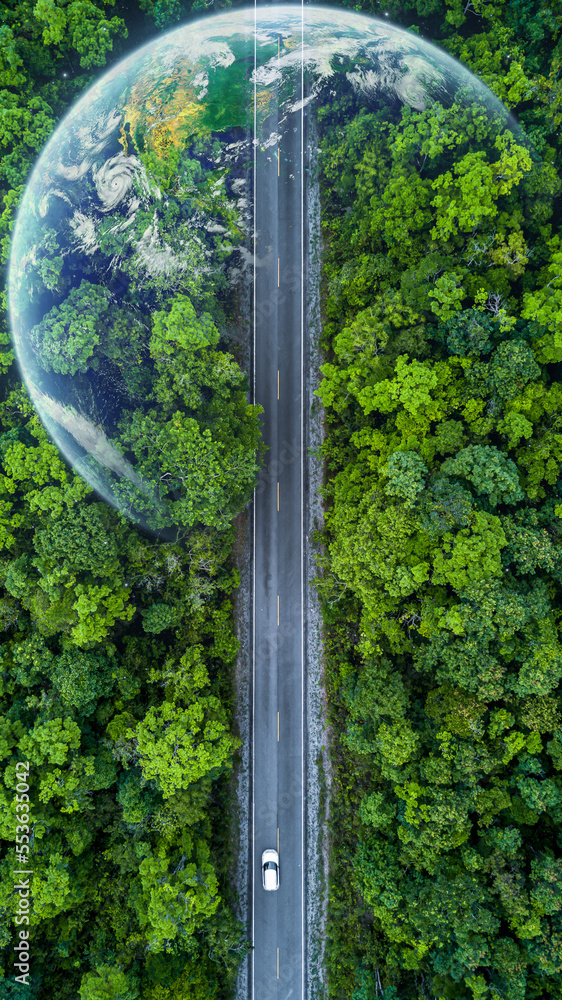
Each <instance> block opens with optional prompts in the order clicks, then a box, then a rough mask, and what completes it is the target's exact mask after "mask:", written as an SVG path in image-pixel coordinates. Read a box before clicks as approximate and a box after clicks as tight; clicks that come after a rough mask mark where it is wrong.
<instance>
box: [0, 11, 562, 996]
mask: <svg viewBox="0 0 562 1000" xmlns="http://www.w3.org/2000/svg"><path fill="white" fill-rule="evenodd" d="M237 5H238V4H237ZM227 6H230V4H229V3H228V2H225V3H222V2H219V3H216V4H213V3H210V4H207V3H206V2H205V0H196V2H195V3H193V4H190V3H185V2H182V0H128V2H121V3H120V2H119V0H0V122H1V127H0V199H1V201H0V243H1V253H2V261H3V265H4V266H5V265H6V262H7V260H8V255H9V249H10V239H11V233H12V229H13V225H14V220H15V214H16V210H17V206H18V202H19V200H20V198H21V195H22V192H23V190H24V187H25V185H26V182H27V180H28V178H29V175H30V171H31V169H32V166H33V163H34V161H35V159H36V157H37V155H38V153H39V152H40V150H41V149H42V148H43V146H44V144H45V142H46V141H47V139H48V137H49V136H50V134H51V133H52V131H53V129H54V128H55V127H56V126H57V124H58V123H59V121H60V120H61V119H62V118H63V116H64V115H65V113H66V112H67V110H68V109H69V107H70V106H71V105H72V103H73V101H74V100H75V99H76V98H77V96H79V95H80V94H81V93H82V92H83V91H84V90H85V89H86V88H87V87H88V86H89V85H90V83H91V82H92V81H93V80H94V79H95V78H96V77H97V76H98V75H99V74H100V73H101V72H102V70H103V68H104V67H105V66H106V65H110V64H112V63H113V62H115V61H117V60H118V59H119V58H121V57H122V56H123V55H124V54H125V53H127V52H128V51H130V50H131V49H132V48H134V47H135V46H136V45H138V44H140V43H141V42H143V41H147V40H148V39H150V38H151V37H153V35H154V34H155V33H157V32H158V31H160V30H165V29H166V28H168V27H170V26H173V25H174V24H175V23H177V22H179V21H181V20H182V19H184V18H185V17H188V16H190V14H192V13H197V12H199V13H204V12H205V11H212V10H218V9H220V8H221V7H227ZM342 6H344V7H345V4H342ZM348 6H349V7H350V8H352V9H355V10H364V11H365V12H366V13H372V14H374V15H380V16H385V15H387V16H388V17H389V18H390V19H391V20H392V21H394V22H395V23H397V24H399V25H401V26H403V27H405V28H408V29H409V30H411V31H413V32H416V33H421V34H422V35H423V36H424V37H425V38H428V39H432V40H434V41H436V42H437V43H438V44H439V45H440V46H441V47H442V48H444V49H445V50H447V51H448V52H449V53H451V54H452V55H454V56H456V57H457V58H459V59H461V60H462V61H463V62H464V63H465V64H466V65H468V66H469V67H470V68H471V69H472V70H473V71H474V72H475V73H476V74H478V76H479V77H480V78H481V79H482V80H484V82H485V83H486V84H487V85H488V86H489V87H490V89H491V90H492V91H493V92H494V93H495V94H496V95H497V97H499V98H500V99H501V100H502V101H503V102H504V104H505V105H506V106H507V107H508V108H511V109H513V112H514V114H515V115H516V117H517V119H518V120H519V122H520V123H521V125H522V126H523V128H524V130H525V133H526V135H527V136H528V137H529V143H528V144H524V143H522V144H515V145H513V144H511V145H510V144H509V143H504V144H503V145H502V141H501V136H500V135H495V134H492V133H490V131H489V130H488V131H486V130H485V129H484V127H483V126H482V124H481V123H479V121H478V118H477V116H473V117H472V118H471V115H470V113H469V112H466V111H464V110H463V109H460V108H458V107H453V108H450V109H446V112H445V110H443V109H441V111H440V110H439V109H438V108H435V107H433V108H431V109H429V110H427V111H425V112H414V111H412V110H411V109H404V111H403V113H402V114H401V115H399V116H397V117H396V119H395V120H394V121H388V120H381V118H380V117H377V115H376V114H374V113H372V114H370V113H367V112H365V110H361V109H358V110H357V112H356V113H355V111H354V109H353V108H351V109H350V108H349V107H348V108H346V114H350V113H351V120H350V122H349V126H348V128H347V129H346V132H345V135H344V136H342V135H341V134H340V132H339V130H338V113H339V109H338V106H337V105H335V106H334V107H333V109H332V110H331V112H330V111H328V112H326V114H324V116H323V117H322V119H321V121H320V123H319V127H320V136H321V154H320V183H321V191H322V211H323V225H324V230H323V232H324V250H325V253H324V278H323V312H324V348H325V355H326V364H325V366H324V370H323V375H324V378H323V383H322V388H321V399H322V403H323V405H324V407H325V412H326V423H327V437H326V443H325V458H326V474H327V485H326V490H325V502H326V531H325V533H324V535H323V538H322V546H323V558H322V561H321V572H322V576H321V580H320V584H319V586H320V591H321V597H322V602H323V608H324V618H325V632H326V653H327V655H326V662H327V684H328V702H329V714H330V724H331V755H332V768H333V776H332V798H333V801H332V807H331V826H330V841H331V876H330V891H329V926H328V953H327V960H328V993H329V996H330V998H331V1000H375V998H377V997H379V998H381V1000H422V998H423V1000H435V998H436V1000H445V998H447V1000H449V998H451V1000H453V998H454V1000H457V998H458V1000H470V998H475V1000H480V998H485V997H490V998H493V997H504V998H507V1000H547V998H550V997H556V996H560V995H562V957H561V956H562V917H561V913H562V857H561V855H562V840H561V836H560V833H559V827H560V821H561V819H562V777H561V774H560V772H561V771H562V706H561V704H560V695H559V690H560V684H559V682H560V679H561V678H562V643H561V642H560V636H559V623H560V617H561V616H560V611H559V601H560V588H561V587H562V557H561V554H560V551H561V550H560V535H561V533H562V488H561V483H562V481H561V480H560V476H559V468H560V461H561V457H562V431H561V427H560V425H561V404H562V388H561V385H560V370H561V369H560V363H561V362H562V341H561V340H560V336H561V333H560V331H561V330H562V242H561V237H562V228H561V217H560V197H559V195H560V191H561V183H560V179H559V178H560V175H561V173H562V140H561V138H560V125H561V123H562V75H561V73H562V47H561V46H562V36H561V32H560V29H561V28H562V10H561V9H560V4H559V2H558V0H552V2H551V3H546V2H542V0H503V2H502V0H492V2H489V3H485V2H484V0H469V2H468V3H467V2H466V0H449V2H442V0H397V2H395V0H389V2H388V3H385V4H382V5H381V4H378V3H369V2H366V3H360V2H357V3H353V4H349V5H348ZM496 140H498V142H497V143H496ZM460 163H462V165H463V169H462V170H459V169H458V166H459V164H460ZM172 166H173V168H174V169H177V168H178V164H177V163H176V164H175V165H172ZM168 179H169V178H168ZM163 183H166V177H163ZM171 226H173V220H172V223H171ZM43 277H44V279H45V278H46V280H47V281H50V282H51V283H53V282H54V283H56V273H54V274H49V273H47V274H46V275H44V276H43ZM83 291H85V290H84V289H83ZM182 294H183V292H182V290H181V289H180V290H179V292H178V297H177V298H176V299H175V300H174V302H172V301H170V300H168V301H167V302H166V303H161V304H160V305H161V311H160V316H159V318H158V319H157V320H156V321H155V323H154V325H153V326H152V327H151V329H150V331H147V332H146V335H145V332H143V337H145V341H146V350H147V351H148V355H150V361H151V364H153V365H154V366H155V368H156V369H158V367H159V366H160V370H159V371H158V375H159V376H160V375H161V376H162V378H161V384H160V386H159V387H156V388H154V390H152V389H151V391H154V393H155V396H154V400H153V402H154V401H155V400H156V401H157V402H158V403H163V405H164V408H166V407H167V408H168V409H167V410H166V416H167V417H168V418H169V417H170V416H171V415H173V414H174V413H175V412H177V411H178V410H179V408H181V407H183V406H184V405H186V404H185V400H180V401H179V402H178V399H177V396H176V395H174V393H176V390H177V387H175V386H174V385H173V384H172V383H171V382H170V379H169V377H168V375H167V368H166V365H165V360H166V354H167V352H168V351H170V350H171V349H172V348H171V347H170V345H174V347H173V349H174V350H175V349H176V346H177V345H178V344H179V347H180V348H182V349H184V350H185V351H186V352H187V353H188V354H189V358H187V357H186V359H185V364H186V365H191V366H192V370H193V371H194V373H195V374H196V376H197V377H198V378H199V379H200V385H209V384H213V383H212V379H213V377H215V368H214V367H213V366H214V365H215V366H216V362H217V355H219V354H220V355H221V356H222V358H224V357H226V356H227V350H226V345H225V343H224V342H222V341H221V340H220V330H221V323H222V319H223V317H222V314H217V315H214V316H210V317H209V319H208V320H204V322H203V326H204V330H205V337H203V338H201V325H200V324H199V325H198V326H197V329H196V330H195V332H194V333H193V335H190V337H188V338H187V341H186V342H185V343H184V344H183V345H182V344H181V339H182V336H183V331H184V330H185V329H186V327H187V328H188V329H189V328H190V327H193V316H192V314H191V312H190V307H189V306H188V305H187V302H186V300H185V298H182ZM2 305H3V311H2V318H1V322H2V326H1V328H0V336H1V344H2V346H1V350H2V355H1V362H2V378H1V384H0V431H1V433H0V453H1V480H0V481H1V484H2V496H1V498H0V540H1V552H0V585H1V589H0V628H1V629H2V642H1V648H0V653H1V656H2V661H3V666H2V672H1V675H0V731H1V739H0V747H1V751H2V762H3V763H2V772H3V782H2V783H1V784H0V795H1V796H2V799H3V801H2V816H1V820H0V823H1V836H2V853H1V860H0V867H1V878H0V885H1V888H0V893H1V902H0V908H1V921H0V935H1V940H0V947H1V949H2V951H1V962H2V964H1V967H0V977H1V976H3V977H4V978H3V979H2V978H0V994H1V996H2V998H3V1000H4V998H5V1000H24V998H25V1000H27V998H29V997H49V998H51V997H52V998H53V1000H65V998H68V1000H74V998H75V997H76V996H79V997H80V998H81V1000H112V998H113V1000H117V998H119V1000H181V998H185V1000H187V998H189V1000H206V998H211V997H216V998H227V997H229V996H230V995H231V992H232V983H233V980H234V976H235V974H236V969H237V967H238V963H239V961H240V958H241V957H242V956H243V955H244V954H245V951H246V948H247V944H246V933H245V929H244V928H243V927H241V926H240V925H239V924H238V922H237V921H236V920H235V918H234V916H233V912H234V909H233V899H232V890H231V889H230V887H229V864H230V858H231V842H232V827H231V825H230V824H229V822H227V821H225V816H226V815H228V813H229V812H230V813H232V803H231V801H230V797H229V796H230V792H229V774H230V772H231V768H232V761H233V757H234V755H235V752H236V746H237V740H236V737H235V735H233V733H232V722H231V709H232V697H233V695H232V690H231V670H232V664H233V660H234V657H235V655H236V649H237V643H236V639H235V637H234V632H233V626H232V607H231V597H232V591H233V589H234V588H235V587H236V585H237V582H238V580H237V574H236V572H235V571H234V569H233V564H232V545H233V529H232V527H230V525H229V524H228V521H229V518H230V516H231V514H232V513H233V509H234V508H233V507H230V508H228V509H226V510H225V512H224V516H223V507H224V505H223V504H222V502H221V500H220V498H219V502H216V500H217V498H216V497H211V498H210V507H208V508H207V513H206V514H205V516H204V517H201V516H200V512H194V511H193V510H191V509H190V508H188V507H185V506H182V503H183V500H182V496H181V494H177V493H176V494H175V495H174V497H173V502H174V503H176V504H178V505H179V506H178V507H177V508H176V512H175V513H176V515H177V516H178V519H179V520H180V521H182V523H183V525H184V532H183V536H182V538H181V539H179V540H178V541H173V542H171V541H159V540H157V539H156V538H155V537H152V536H150V535H146V534H144V533H142V532H141V531H139V530H138V529H137V528H135V527H133V526H132V525H131V524H130V523H129V522H128V521H127V520H126V519H125V518H124V517H123V516H122V515H120V514H118V513H117V511H116V510H114V509H112V508H111V507H109V506H107V505H106V504H104V503H102V502H101V501H100V500H99V498H98V497H97V496H96V494H95V493H94V492H93V491H92V490H91V489H90V488H89V487H88V486H87V485H86V484H85V483H84V482H83V480H82V479H80V478H79V477H78V476H76V475H74V474H73V472H72V471H71V469H70V468H69V467H68V465H67V464H65V463H64V461H63V460H62V459H61V457H60V455H59V452H58V451H57V449H56V448H55V447H54V445H53V444H51V443H50V442H49V440H48V438H47V435H46V433H45V431H44V429H43V427H42V425H41V423H40V422H39V420H38V418H37V416H36V415H35V413H34V410H33V408H32V406H31V404H30V402H29V400H28V397H27V395H26V393H25V390H24V389H23V388H22V386H21V382H20V379H19V376H18V372H17V370H16V368H15V365H14V364H13V357H12V353H11V350H10V339H9V333H8V321H7V309H6V296H5V292H4V293H3V302H2ZM55 308H56V307H55ZM100 308H103V303H100ZM205 308H206V309H207V310H208V311H209V312H211V311H212V310H211V305H210V304H208V305H207V306H206V307H205ZM200 318H201V316H199V319H200ZM52 319H53V321H54V322H56V323H59V322H60V320H61V317H60V316H59V315H58V314H54V316H53V317H52ZM151 345H152V346H151ZM78 346H80V345H78ZM98 353H99V355H100V357H101V356H102V355H103V357H105V358H109V359H110V360H111V345H106V351H105V355H104V352H103V345H102V348H101V349H100V351H99V352H98ZM76 356H77V355H76V352H75V351H74V348H73V353H72V356H71V357H70V358H67V359H66V362H65V363H67V364H68V363H70V364H74V359H75V358H76ZM90 357H91V356H90V355H88V357H87V358H86V359H85V360H88V361H89V360H90ZM79 360H80V359H79ZM132 360H133V361H134V360H135V359H132ZM103 363H105V362H103ZM130 367H131V368H132V367H133V366H132V365H130ZM220 371H221V372H222V373H224V371H225V369H224V366H223V365H222V363H221V366H220ZM229 372H230V377H231V379H232V384H230V385H229V392H230V389H232V391H233V394H234V396H235V406H234V410H235V409H236V407H238V411H237V412H239V413H240V412H241V407H242V397H241V395H240V394H243V384H242V382H240V381H239V379H238V375H237V373H236V370H235V368H234V367H230V368H229ZM227 374H228V373H227ZM134 376H135V372H134V371H131V373H130V375H129V377H130V378H134ZM166 379H167V381H166ZM205 379H206V380H207V382H205ZM209 380H211V381H209ZM136 391H137V394H139V387H138V386H137V387H136ZM236 394H238V395H236ZM148 402H149V403H150V401H148ZM233 405H234V404H233ZM150 409H151V407H150V406H148V407H146V406H143V407H139V410H142V413H141V412H139V415H138V420H137V421H136V423H134V424H133V426H132V432H134V433H135V434H136V435H137V437H136V439H135V443H136V445H137V446H138V453H139V455H140V454H142V456H143V461H144V462H145V472H146V473H147V474H148V476H149V478H150V476H151V475H152V470H153V469H154V465H155V462H156V458H155V451H156V449H155V446H154V441H155V435H156V434H157V433H159V432H160V429H161V428H159V427H155V426H154V424H151V423H150V419H151V415H150ZM153 409H156V407H155V406H154V407H153ZM234 410H233V413H232V415H231V416H232V420H234V419H235V416H236V414H235V412H234ZM155 419H156V418H155V417H154V418H153V420H155ZM203 419H204V420H207V421H208V425H209V428H210V429H211V430H212V428H213V427H216V428H217V435H216V436H215V438H214V441H215V444H216V446H217V448H219V447H220V446H221V445H224V440H223V439H221V434H222V435H223V436H224V435H225V434H226V435H227V436H228V433H229V430H228V428H226V429H225V427H224V426H223V427H222V428H220V427H219V421H218V420H217V413H216V412H208V413H206V414H205V415H204V417H203ZM254 435H255V424H254V423H253V421H252V420H251V419H249V422H248V425H247V436H246V438H245V443H246V452H247V454H249V452H250V451H251V450H252V448H253V446H254V444H255V436H254ZM180 444H181V442H180ZM173 445H174V442H171V443H170V445H169V446H170V448H172V446H173ZM160 453H161V451H160V450H159V451H158V454H160ZM172 459H173V448H172ZM158 461H160V459H159V458H158ZM250 465H251V462H250V464H249V465H248V466H247V467H246V469H245V473H244V476H245V478H244V482H243V484H242V490H241V492H240V495H239V496H238V498H237V501H236V502H237V503H238V504H240V503H242V502H243V499H244V497H245V496H246V492H245V491H247V488H248V483H249V482H250V481H251V477H252V475H253V474H254V468H253V466H252V467H250ZM222 485H223V487H224V493H225V495H226V493H228V490H229V488H230V484H228V483H226V484H222ZM178 511H179V514H178ZM20 760H27V761H29V764H30V772H29V787H30V791H29V797H30V809H29V814H30V821H29V826H30V834H29V841H28V842H26V841H25V836H27V835H25V834H24V836H23V837H22V849H21V851H20V852H19V853H18V854H16V852H15V851H14V840H13V838H14V830H15V828H16V825H17V816H18V814H21V812H22V810H21V808H20V809H19V810H18V809H17V808H16V806H17V805H20V806H21V805H22V803H23V802H24V801H25V800H22V801H20V802H19V803H17V802H16V786H19V787H20V788H21V787H23V786H22V785H21V772H19V771H18V772H16V763H17V762H18V761H20ZM26 847H29V851H30V852H31V853H30V856H31V857H32V864H30V868H32V870H33V875H32V878H31V885H30V889H31V895H32V896H33V909H32V913H31V916H30V923H29V925H27V926H28V929H29V938H30V941H31V950H32V955H33V963H32V973H31V976H30V980H29V985H24V984H18V983H16V982H14V978H13V950H12V949H13V943H14V920H15V919H16V918H17V914H18V913H20V914H21V912H22V911H21V910H20V909H19V907H20V905H21V904H20V900H21V898H22V897H21V896H20V895H19V894H16V893H14V886H15V885H16V884H17V880H18V878H20V876H18V875H17V874H15V873H16V871H19V870H20V868H21V867H22V866H25V865H26V863H27V855H28V852H27V851H26V850H25V848H26ZM21 878H23V876H21ZM20 926H26V925H25V924H23V925H20Z"/></svg>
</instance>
